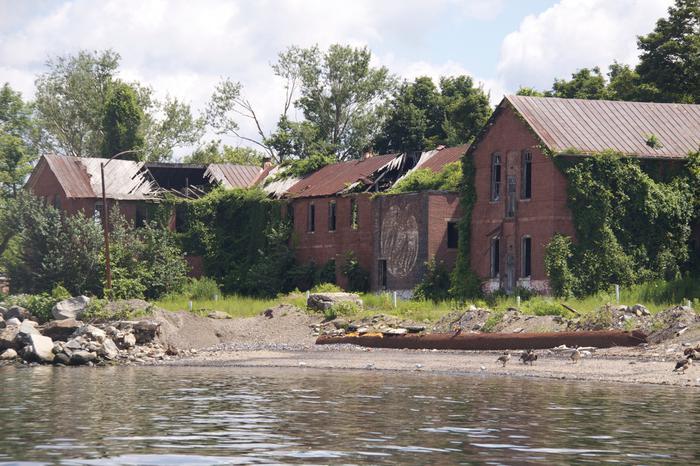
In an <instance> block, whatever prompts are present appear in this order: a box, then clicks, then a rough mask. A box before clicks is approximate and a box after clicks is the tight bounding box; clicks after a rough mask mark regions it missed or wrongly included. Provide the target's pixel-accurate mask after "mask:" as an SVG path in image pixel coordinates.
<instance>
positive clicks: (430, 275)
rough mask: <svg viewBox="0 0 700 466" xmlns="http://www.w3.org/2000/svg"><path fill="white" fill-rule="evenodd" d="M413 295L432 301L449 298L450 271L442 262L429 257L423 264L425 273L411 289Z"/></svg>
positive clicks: (416, 297)
mask: <svg viewBox="0 0 700 466" xmlns="http://www.w3.org/2000/svg"><path fill="white" fill-rule="evenodd" d="M413 297H414V298H415V299H421V300H431V301H434V302H436V303H437V302H439V301H445V300H447V299H449V298H450V272H449V271H448V270H447V268H446V267H445V264H444V263H442V262H436V261H435V259H434V258H433V259H430V260H429V261H428V262H426V264H425V274H424V275H423V279H422V280H421V282H420V283H419V284H418V285H417V286H416V287H415V289H414V290H413Z"/></svg>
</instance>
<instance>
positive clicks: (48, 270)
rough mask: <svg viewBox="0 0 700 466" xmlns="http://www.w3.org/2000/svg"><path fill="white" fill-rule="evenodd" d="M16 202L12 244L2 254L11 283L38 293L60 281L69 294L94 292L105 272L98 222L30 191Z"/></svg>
mask: <svg viewBox="0 0 700 466" xmlns="http://www.w3.org/2000/svg"><path fill="white" fill-rule="evenodd" d="M17 202H18V203H19V204H20V205H19V206H18V208H17V209H16V210H15V212H16V215H15V217H16V218H13V219H12V222H13V223H14V228H15V231H16V232H17V236H16V238H15V241H16V243H15V249H14V250H13V251H12V254H7V255H6V257H5V259H6V260H5V266H6V269H7V272H8V275H9V276H10V279H11V280H12V287H13V289H14V290H15V291H17V292H24V293H41V292H49V291H51V289H52V288H53V287H54V286H55V285H57V284H62V285H63V286H64V287H65V288H66V289H67V290H68V291H70V292H71V293H72V294H81V293H85V292H91V293H98V292H99V291H100V290H101V278H102V277H103V276H104V275H103V274H102V273H101V270H100V262H99V255H100V251H101V250H102V246H103V237H102V228H101V227H100V225H99V224H98V223H95V222H94V221H93V220H92V219H89V218H86V217H85V216H84V215H82V213H80V214H77V215H64V214H63V213H61V212H59V211H58V210H57V209H55V208H54V207H52V206H51V205H48V204H45V203H44V202H43V201H42V200H41V199H38V198H36V197H34V196H31V195H24V196H21V197H19V198H18V199H17ZM8 255H9V257H7V256H8Z"/></svg>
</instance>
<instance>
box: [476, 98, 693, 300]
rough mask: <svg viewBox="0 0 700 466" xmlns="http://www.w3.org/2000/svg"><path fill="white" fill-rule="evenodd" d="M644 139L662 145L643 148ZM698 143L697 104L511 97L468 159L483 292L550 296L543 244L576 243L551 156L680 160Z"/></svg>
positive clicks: (562, 179) (563, 183)
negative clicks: (565, 239)
mask: <svg viewBox="0 0 700 466" xmlns="http://www.w3.org/2000/svg"><path fill="white" fill-rule="evenodd" d="M649 135H655V136H656V137H657V138H658V139H659V140H660V141H661V144H659V145H658V146H656V147H650V145H648V144H647V139H648V138H649ZM699 147H700V105H683V104H657V103H640V102H620V101H603V100H579V99H559V98H549V97H547V98H545V97H523V96H507V97H505V98H504V99H503V100H502V101H501V103H500V104H499V105H498V107H497V108H496V110H495V111H494V113H493V115H492V116H491V118H490V119H489V121H488V123H487V124H486V126H485V127H484V128H483V129H482V131H481V133H480V135H478V136H477V138H476V140H475V141H474V142H473V143H472V145H471V146H470V148H469V151H468V152H467V157H473V162H474V166H475V171H476V175H475V187H476V198H477V200H476V204H475V206H474V209H473V211H472V234H471V247H470V255H471V264H472V269H473V270H474V272H476V273H477V274H478V275H479V276H480V277H482V278H484V280H485V282H484V285H485V286H484V287H485V289H486V290H495V289H499V288H500V289H504V290H506V291H512V290H514V289H515V287H517V286H521V287H524V288H533V289H536V290H539V291H542V292H547V291H548V279H547V276H546V273H545V268H544V253H545V246H546V245H547V244H548V243H549V241H550V239H551V238H552V236H553V235H554V234H556V233H561V234H565V235H570V236H572V237H575V231H574V225H573V218H572V214H571V212H570V210H569V208H568V206H567V182H566V178H565V177H564V175H563V174H562V172H561V171H560V170H559V169H558V168H557V166H556V165H555V163H554V161H553V159H552V157H551V156H550V155H552V154H554V155H557V156H563V157H581V156H590V155H595V154H599V153H602V152H605V151H608V150H613V151H615V152H618V153H620V154H623V155H625V156H628V157H637V158H645V159H646V158H648V159H655V160H661V161H665V163H677V162H678V161H682V160H683V159H685V158H686V157H687V155H688V153H690V152H693V151H696V150H698V148H699Z"/></svg>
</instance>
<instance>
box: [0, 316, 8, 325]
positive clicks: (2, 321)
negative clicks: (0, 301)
mask: <svg viewBox="0 0 700 466" xmlns="http://www.w3.org/2000/svg"><path fill="white" fill-rule="evenodd" d="M5 327H7V324H6V323H5V318H4V317H3V316H2V314H0V328H5Z"/></svg>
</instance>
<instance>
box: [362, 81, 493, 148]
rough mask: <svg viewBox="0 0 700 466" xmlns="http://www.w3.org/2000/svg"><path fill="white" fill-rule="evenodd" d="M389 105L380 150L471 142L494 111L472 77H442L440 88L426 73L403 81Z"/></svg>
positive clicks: (378, 140)
mask: <svg viewBox="0 0 700 466" xmlns="http://www.w3.org/2000/svg"><path fill="white" fill-rule="evenodd" d="M387 107H388V109H387V116H386V119H385V121H384V124H383V126H382V130H381V131H380V132H379V134H378V135H377V138H376V139H375V143H374V148H375V149H376V150H377V151H378V152H392V151H406V150H423V149H426V148H432V147H435V146H437V145H438V144H449V145H457V144H462V143H465V142H469V141H470V140H471V139H472V138H473V137H474V136H475V135H476V133H477V132H478V130H479V129H480V128H481V127H482V126H483V124H484V123H485V122H486V120H487V119H488V117H489V115H490V114H491V107H490V105H489V99H488V95H487V94H486V93H485V92H484V91H483V89H482V88H480V87H475V86H474V84H473V81H472V79H471V78H470V77H469V76H457V77H444V78H441V79H440V88H439V89H438V87H437V86H436V85H435V83H433V80H432V79H431V78H429V77H425V76H424V77H419V78H417V79H416V80H415V81H414V82H412V83H403V84H402V85H401V86H400V88H399V89H398V90H397V91H396V93H395V94H394V97H393V99H392V100H391V101H390V102H389V103H388V104H387Z"/></svg>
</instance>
